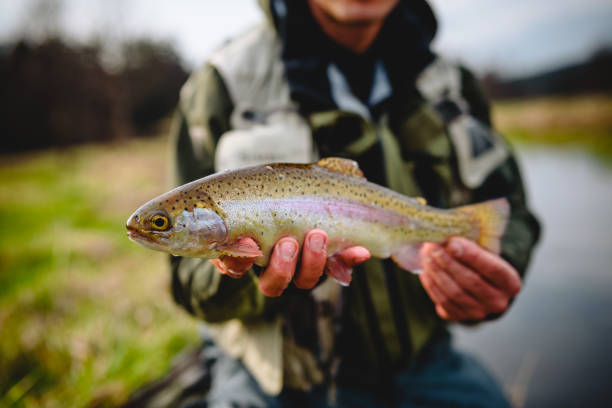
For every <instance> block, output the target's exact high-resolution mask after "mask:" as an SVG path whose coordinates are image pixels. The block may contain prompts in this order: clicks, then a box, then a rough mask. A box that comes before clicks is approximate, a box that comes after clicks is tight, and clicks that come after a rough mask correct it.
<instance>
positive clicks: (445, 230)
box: [127, 157, 509, 284]
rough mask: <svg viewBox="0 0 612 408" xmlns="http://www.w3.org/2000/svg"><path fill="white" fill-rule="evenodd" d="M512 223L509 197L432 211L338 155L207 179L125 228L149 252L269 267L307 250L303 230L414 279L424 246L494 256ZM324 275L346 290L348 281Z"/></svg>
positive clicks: (164, 199) (158, 202)
mask: <svg viewBox="0 0 612 408" xmlns="http://www.w3.org/2000/svg"><path fill="white" fill-rule="evenodd" d="M508 216H509V205H508V202H507V201H506V199H505V198H500V199H496V200H491V201H486V202H483V203H480V204H474V205H468V206H463V207H457V208H454V209H451V210H442V209H437V208H433V207H430V206H427V205H426V203H425V200H423V199H422V198H410V197H406V196H404V195H401V194H399V193H396V192H394V191H392V190H389V189H387V188H385V187H382V186H379V185H377V184H373V183H370V182H368V181H367V180H366V179H365V178H364V177H363V173H362V172H361V170H360V169H359V167H358V166H357V163H355V162H354V161H351V160H347V159H340V158H333V157H332V158H325V159H322V160H320V161H318V162H317V163H311V164H290V163H273V164H268V165H261V166H254V167H247V168H243V169H239V170H234V171H225V172H221V173H216V174H213V175H210V176H208V177H204V178H202V179H199V180H196V181H193V182H191V183H188V184H185V185H183V186H181V187H178V188H176V189H174V190H172V191H169V192H167V193H165V194H163V195H161V196H159V197H157V198H154V199H153V200H151V201H149V202H148V203H146V204H144V205H143V206H142V207H140V208H139V209H138V210H136V212H134V214H132V216H131V217H130V218H129V219H128V221H127V229H128V234H129V237H130V239H131V240H132V241H134V242H137V243H139V244H141V245H143V246H145V247H147V248H150V249H154V250H158V251H164V252H168V253H171V254H173V255H180V256H187V257H199V258H218V257H221V256H233V257H252V258H254V260H255V264H257V265H260V266H266V265H267V264H268V259H269V257H270V253H271V251H272V248H273V246H274V244H275V243H276V242H277V241H278V240H279V239H280V238H281V237H283V236H293V237H295V238H297V240H298V241H299V242H300V245H301V243H302V241H303V238H304V236H305V234H306V232H308V231H309V230H312V229H314V228H320V229H323V230H324V231H326V232H327V234H328V256H332V255H333V254H334V253H336V252H338V251H340V250H342V249H344V248H348V247H351V246H355V245H360V246H363V247H365V248H367V249H368V250H369V251H370V253H371V254H372V255H373V256H376V257H379V258H388V257H391V258H392V259H393V260H394V261H395V262H396V263H397V264H398V265H399V266H400V267H401V268H403V269H406V270H410V271H413V272H414V271H418V270H419V269H420V261H419V255H418V250H419V247H420V245H422V243H424V242H444V241H445V240H447V239H448V238H449V237H451V236H462V237H466V238H468V239H471V240H473V241H475V242H477V243H478V244H480V245H481V246H482V247H484V248H487V249H488V250H490V251H492V252H496V253H498V252H499V250H500V237H501V236H502V234H503V232H504V230H505V227H506V223H507V219H508ZM245 237H249V238H252V239H253V240H254V241H255V242H257V244H258V247H257V246H253V245H245V242H252V241H250V240H245V239H243V238H245ZM328 264H329V263H328ZM326 271H327V273H328V274H330V275H332V276H333V277H334V278H336V280H338V281H340V282H341V283H345V284H348V282H350V273H348V274H347V273H341V272H340V271H339V272H338V273H336V271H334V270H333V269H330V268H327V269H326Z"/></svg>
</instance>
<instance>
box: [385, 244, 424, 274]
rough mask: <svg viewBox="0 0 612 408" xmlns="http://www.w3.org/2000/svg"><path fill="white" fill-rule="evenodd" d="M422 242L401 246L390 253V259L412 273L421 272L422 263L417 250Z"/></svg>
mask: <svg viewBox="0 0 612 408" xmlns="http://www.w3.org/2000/svg"><path fill="white" fill-rule="evenodd" d="M422 245H423V244H408V245H404V246H401V247H400V248H399V249H398V250H397V251H395V252H393V253H392V254H391V259H393V261H394V262H395V263H396V264H398V266H399V267H400V268H402V269H405V270H407V271H410V272H412V273H421V271H422V268H423V265H422V263H421V257H420V255H419V250H420V249H421V246H422Z"/></svg>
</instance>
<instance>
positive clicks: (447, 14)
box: [0, 0, 612, 77]
mask: <svg viewBox="0 0 612 408" xmlns="http://www.w3.org/2000/svg"><path fill="white" fill-rule="evenodd" d="M294 1H295V0H294ZM48 2H61V3H62V4H63V8H62V13H61V14H60V15H59V16H57V21H58V25H59V26H60V27H61V31H62V33H64V34H65V35H66V36H68V37H69V38H71V39H73V40H74V41H78V42H85V41H87V40H88V39H90V38H92V37H93V36H99V37H107V38H115V39H117V38H125V37H138V36H145V37H151V38H156V39H168V40H170V41H172V42H173V43H174V44H175V45H176V47H177V48H178V50H179V52H180V53H181V55H182V56H183V57H184V59H185V61H186V62H187V63H188V64H189V65H190V66H191V67H192V68H193V67H197V66H199V65H201V64H202V63H204V62H205V61H206V58H207V56H208V55H210V53H211V51H212V50H214V49H215V47H216V46H218V45H219V44H220V43H221V42H223V41H225V40H227V39H229V38H231V37H232V36H234V35H236V34H239V33H240V32H242V31H244V30H246V29H247V28H248V27H249V26H251V25H253V24H256V23H257V22H258V21H260V20H261V19H262V18H263V15H262V13H261V11H260V10H259V7H258V5H257V2H256V0H224V1H218V0H173V1H169V0H86V1H83V0H0V43H6V42H10V41H14V39H15V38H17V37H18V36H19V34H20V33H23V32H34V33H36V32H37V28H36V27H35V26H33V25H32V24H30V25H28V22H29V18H28V15H29V12H30V11H31V10H32V9H33V5H34V4H44V3H48ZM430 4H431V5H432V7H433V8H434V11H435V13H436V15H437V17H438V19H439V24H440V29H439V31H438V35H437V37H436V39H435V41H434V48H435V50H437V51H438V52H440V53H442V54H444V55H447V56H449V57H451V58H455V59H459V60H461V61H462V62H464V63H466V64H467V65H468V66H470V67H471V68H473V69H475V70H476V71H478V72H481V73H482V72H485V71H488V70H492V69H494V70H496V71H497V72H499V73H501V74H502V75H504V76H506V77H519V76H523V75H529V74H533V73H536V72H540V71H543V70H547V69H552V68H555V67H558V66H561V65H564V64H567V63H571V62H575V61H577V60H581V59H585V58H587V57H588V56H589V55H591V54H592V53H593V52H594V51H595V50H596V49H598V48H599V47H601V46H602V45H608V46H610V45H612V23H610V22H612V1H611V0H514V1H507V0H505V1H502V0H430Z"/></svg>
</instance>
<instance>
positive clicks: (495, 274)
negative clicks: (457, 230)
mask: <svg viewBox="0 0 612 408" xmlns="http://www.w3.org/2000/svg"><path fill="white" fill-rule="evenodd" d="M446 248H447V250H448V252H449V253H450V254H451V255H452V256H453V257H455V258H456V259H458V260H459V261H461V262H462V263H463V264H465V265H466V266H468V267H471V269H472V270H474V271H475V272H477V273H478V274H480V275H481V276H482V277H483V278H484V279H486V280H487V281H488V282H490V283H492V284H493V285H494V286H496V287H497V288H499V289H501V290H502V291H504V292H505V293H507V294H509V295H511V296H515V295H516V294H517V293H519V291H520V290H521V278H520V276H519V274H518V272H517V271H516V269H514V268H513V267H512V265H510V264H509V263H508V262H506V261H505V260H504V259H502V258H501V257H500V256H499V255H496V254H494V253H491V252H489V251H487V250H486V249H484V248H482V247H481V246H479V245H478V244H476V243H475V242H472V241H470V240H468V239H465V238H461V237H453V238H451V239H450V240H449V242H448V244H447V246H446Z"/></svg>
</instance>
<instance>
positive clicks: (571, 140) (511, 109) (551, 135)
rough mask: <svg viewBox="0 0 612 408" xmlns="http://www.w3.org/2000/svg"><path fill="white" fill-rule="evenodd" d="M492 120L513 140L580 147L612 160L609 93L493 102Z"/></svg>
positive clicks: (520, 142)
mask: <svg viewBox="0 0 612 408" xmlns="http://www.w3.org/2000/svg"><path fill="white" fill-rule="evenodd" d="M493 121H494V123H495V125H496V127H497V128H498V129H499V130H500V131H501V132H502V133H503V134H504V135H506V136H507V137H508V138H509V139H510V140H511V141H512V142H514V143H518V144H522V145H527V146H529V145H535V146H545V147H551V146H554V147H565V148H577V149H584V150H587V151H589V152H591V153H593V154H595V155H596V156H598V157H599V158H601V159H603V160H604V161H606V162H608V163H612V96H611V95H584V96H576V97H567V98H539V99H531V100H517V101H503V102H497V103H495V104H493Z"/></svg>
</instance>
